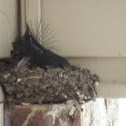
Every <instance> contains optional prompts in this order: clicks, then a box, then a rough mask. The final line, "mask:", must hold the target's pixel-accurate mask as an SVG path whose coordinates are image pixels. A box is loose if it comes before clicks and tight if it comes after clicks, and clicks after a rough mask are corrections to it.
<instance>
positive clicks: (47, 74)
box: [0, 62, 99, 104]
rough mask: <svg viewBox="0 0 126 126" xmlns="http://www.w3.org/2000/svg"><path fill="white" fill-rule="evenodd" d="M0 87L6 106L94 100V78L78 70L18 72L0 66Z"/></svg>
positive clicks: (1, 63) (95, 78)
mask: <svg viewBox="0 0 126 126" xmlns="http://www.w3.org/2000/svg"><path fill="white" fill-rule="evenodd" d="M0 65H1V70H0V84H1V85H2V87H3V88H4V91H5V94H6V100H7V101H8V102H9V103H15V104H21V103H32V104H42V103H61V102H65V101H67V100H77V101H89V100H92V99H94V98H95V97H96V96H97V91H96V88H95V83H96V82H97V81H99V79H98V77H97V75H94V74H92V73H91V72H90V71H89V70H88V69H81V68H80V67H75V66H73V67H71V68H67V69H61V68H47V70H44V69H42V68H39V67H37V68H31V69H29V68H27V67H24V68H21V69H18V70H17V68H16V66H14V65H9V64H7V63H6V64H5V63H3V62H0Z"/></svg>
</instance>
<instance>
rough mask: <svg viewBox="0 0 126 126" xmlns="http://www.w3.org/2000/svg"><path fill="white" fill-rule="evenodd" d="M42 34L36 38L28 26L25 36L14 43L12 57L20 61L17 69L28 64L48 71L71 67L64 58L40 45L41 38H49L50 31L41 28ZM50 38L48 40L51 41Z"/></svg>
mask: <svg viewBox="0 0 126 126" xmlns="http://www.w3.org/2000/svg"><path fill="white" fill-rule="evenodd" d="M41 29H42V30H40V33H39V34H38V35H37V36H35V34H34V33H33V32H32V30H31V28H30V27H29V25H27V28H26V32H25V33H24V35H23V36H22V37H20V38H18V39H16V40H15V41H14V42H13V50H12V51H11V54H12V56H13V57H14V58H15V59H18V60H19V62H18V65H17V67H18V68H19V67H22V66H24V65H26V64H29V63H30V65H31V66H39V67H41V68H44V69H46V68H47V67H53V68H62V69H65V68H67V67H70V66H71V65H70V63H69V62H68V61H67V59H65V58H64V57H62V56H59V55H58V54H56V53H54V52H52V51H51V50H49V49H47V48H45V47H44V46H43V44H40V41H39V38H41V36H42V37H44V36H45V37H46V36H48V35H47V33H48V29H47V28H41ZM51 38H52V36H51V37H49V38H47V39H46V40H50V39H51Z"/></svg>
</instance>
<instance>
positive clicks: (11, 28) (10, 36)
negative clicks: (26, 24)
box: [0, 0, 17, 57]
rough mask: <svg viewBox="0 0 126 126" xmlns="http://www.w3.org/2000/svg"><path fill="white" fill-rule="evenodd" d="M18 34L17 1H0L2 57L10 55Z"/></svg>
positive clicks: (0, 53)
mask: <svg viewBox="0 0 126 126" xmlns="http://www.w3.org/2000/svg"><path fill="white" fill-rule="evenodd" d="M16 34H17V0H0V57H8V56H9V55H10V49H11V46H12V44H11V42H13V41H14V39H15V37H16Z"/></svg>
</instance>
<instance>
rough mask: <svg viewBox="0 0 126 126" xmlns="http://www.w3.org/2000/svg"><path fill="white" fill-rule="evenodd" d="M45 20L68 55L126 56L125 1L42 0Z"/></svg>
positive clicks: (59, 47)
mask: <svg viewBox="0 0 126 126" xmlns="http://www.w3.org/2000/svg"><path fill="white" fill-rule="evenodd" d="M42 17H43V20H45V21H46V22H48V23H49V24H50V25H52V28H53V29H54V31H55V32H56V33H57V36H56V38H57V39H58V40H59V41H58V42H57V43H56V45H57V48H58V49H59V50H60V53H61V54H63V55H65V56H72V57H75V56H76V57H78V56H79V57H80V56H81V57H84V56H86V57H89V56H90V57H94V56H95V57H103V56H104V57H120V56H126V1H125V0H42Z"/></svg>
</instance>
